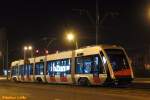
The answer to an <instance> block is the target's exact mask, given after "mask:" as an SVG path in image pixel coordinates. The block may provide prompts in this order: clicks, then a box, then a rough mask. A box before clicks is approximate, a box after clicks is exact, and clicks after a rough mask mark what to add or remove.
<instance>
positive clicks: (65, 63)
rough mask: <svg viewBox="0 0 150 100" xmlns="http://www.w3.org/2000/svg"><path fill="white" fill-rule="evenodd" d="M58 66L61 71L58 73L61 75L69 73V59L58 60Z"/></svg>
mask: <svg viewBox="0 0 150 100" xmlns="http://www.w3.org/2000/svg"><path fill="white" fill-rule="evenodd" d="M60 68H61V73H60V75H61V76H65V75H67V74H70V71H71V64H70V59H63V60H60Z"/></svg>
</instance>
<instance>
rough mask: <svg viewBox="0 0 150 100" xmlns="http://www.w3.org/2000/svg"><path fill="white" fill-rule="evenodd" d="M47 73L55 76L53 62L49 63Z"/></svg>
mask: <svg viewBox="0 0 150 100" xmlns="http://www.w3.org/2000/svg"><path fill="white" fill-rule="evenodd" d="M47 71H48V75H49V76H54V71H53V63H52V62H51V61H48V62H47Z"/></svg>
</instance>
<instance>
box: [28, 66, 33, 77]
mask: <svg viewBox="0 0 150 100" xmlns="http://www.w3.org/2000/svg"><path fill="white" fill-rule="evenodd" d="M28 71H29V74H30V75H32V74H33V64H28Z"/></svg>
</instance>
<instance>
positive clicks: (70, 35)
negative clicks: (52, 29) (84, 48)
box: [67, 33, 74, 41]
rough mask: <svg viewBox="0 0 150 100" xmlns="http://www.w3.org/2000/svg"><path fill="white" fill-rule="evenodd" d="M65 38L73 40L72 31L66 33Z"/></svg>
mask: <svg viewBox="0 0 150 100" xmlns="http://www.w3.org/2000/svg"><path fill="white" fill-rule="evenodd" d="M67 39H68V40H69V41H72V40H74V35H73V34H72V33H69V34H68V35H67Z"/></svg>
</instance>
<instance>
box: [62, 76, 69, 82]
mask: <svg viewBox="0 0 150 100" xmlns="http://www.w3.org/2000/svg"><path fill="white" fill-rule="evenodd" d="M60 81H61V82H67V81H68V80H67V77H60Z"/></svg>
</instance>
